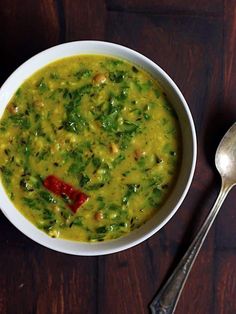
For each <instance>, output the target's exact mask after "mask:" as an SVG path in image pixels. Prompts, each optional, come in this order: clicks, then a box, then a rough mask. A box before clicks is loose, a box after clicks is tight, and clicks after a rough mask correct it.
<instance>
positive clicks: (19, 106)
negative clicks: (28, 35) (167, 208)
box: [0, 55, 181, 241]
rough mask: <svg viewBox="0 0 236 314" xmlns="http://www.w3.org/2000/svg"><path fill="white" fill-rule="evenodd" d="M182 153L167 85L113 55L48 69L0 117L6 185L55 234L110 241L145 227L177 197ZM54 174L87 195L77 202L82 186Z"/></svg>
mask: <svg viewBox="0 0 236 314" xmlns="http://www.w3.org/2000/svg"><path fill="white" fill-rule="evenodd" d="M180 159H181V136H180V128H179V124H178V119H177V116H176V114H175V112H174V110H173V108H172V106H171V104H170V103H169V101H168V100H167V98H166V96H165V94H164V93H163V92H162V90H161V88H160V86H159V85H158V83H157V82H156V81H155V80H154V79H153V78H152V77H151V76H150V75H149V74H148V73H146V72H145V71H144V70H143V69H141V68H139V67H137V66H136V65H133V64H130V63H128V62H126V61H123V60H119V59H115V58H111V57H106V56H94V55H82V56H75V57H70V58H65V59H62V60H59V61H56V62H54V63H51V64H49V65H47V66H45V67H44V68H42V69H41V70H40V71H38V72H36V73H35V74H34V75H33V76H32V77H30V78H29V79H27V80H26V81H25V82H24V83H23V84H22V86H21V87H20V88H19V89H18V91H17V92H16V93H15V95H14V96H13V98H12V99H11V101H10V103H9V104H8V106H7V108H6V110H5V112H4V114H3V116H2V118H1V120H0V175H1V180H2V183H3V186H4V188H5V190H6V192H7V194H8V196H9V198H10V199H11V200H12V202H13V204H14V205H15V206H16V208H17V209H18V210H19V211H20V212H21V213H22V214H23V215H24V216H25V217H27V218H28V219H29V220H30V221H31V222H32V223H33V224H34V225H36V226H37V227H38V228H39V229H41V230H43V231H45V232H46V233H47V234H48V235H50V236H51V237H60V238H66V239H71V240H77V241H103V240H108V239H114V238H118V237H120V236H123V235H126V234H128V233H129V232H131V231H132V230H134V229H136V228H138V227H140V226H141V225H142V224H144V223H145V222H146V221H147V220H148V219H150V218H151V217H152V216H153V215H154V214H155V213H156V212H157V211H158V210H159V209H160V207H161V205H162V204H163V202H164V201H165V199H166V197H167V196H168V194H169V192H170V190H171V189H172V187H173V184H174V183H175V180H176V176H177V173H178V168H179V164H180ZM50 176H51V177H52V176H53V177H54V176H55V177H56V178H57V179H58V180H61V181H62V182H64V183H66V184H68V185H69V187H70V188H71V189H73V188H74V189H76V191H77V192H78V191H80V192H82V193H84V194H83V195H86V199H84V201H82V202H80V204H78V202H77V201H78V199H77V195H78V193H79V192H78V193H77V192H76V193H77V194H76V196H75V194H73V193H71V194H70V195H69V194H68V193H66V192H63V191H62V190H58V191H59V192H58V191H57V193H56V192H55V191H53V190H52V189H50V188H48V187H47V186H46V185H45V179H46V178H48V177H50ZM64 183H63V184H64ZM60 187H61V186H60ZM67 187H68V186H67ZM72 194H73V197H72V196H71V195H72ZM68 195H69V197H68ZM76 202H77V203H76ZM73 203H74V204H73ZM75 203H76V205H75ZM73 206H74V208H73V210H72V207H73Z"/></svg>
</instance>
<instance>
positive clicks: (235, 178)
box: [215, 123, 236, 185]
mask: <svg viewBox="0 0 236 314" xmlns="http://www.w3.org/2000/svg"><path fill="white" fill-rule="evenodd" d="M215 164H216V168H217V170H218V171H219V173H220V175H221V177H222V180H227V182H228V183H229V184H230V185H234V184H235V183H236V123H234V124H233V125H232V127H231V128H230V129H229V130H228V132H227V133H226V134H225V136H224V137H223V138H222V140H221V142H220V144H219V146H218V148H217V150H216V156H215Z"/></svg>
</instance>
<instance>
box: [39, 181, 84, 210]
mask: <svg viewBox="0 0 236 314" xmlns="http://www.w3.org/2000/svg"><path fill="white" fill-rule="evenodd" d="M43 185H44V187H45V188H46V189H48V190H49V191H50V192H52V193H54V194H56V195H59V196H63V195H66V196H67V197H68V198H69V199H70V200H71V201H72V204H69V205H68V206H69V207H70V209H71V210H72V211H73V212H74V213H76V211H77V209H78V208H79V207H80V206H81V205H82V204H83V203H84V202H85V201H86V200H87V199H88V196H87V195H86V194H84V193H83V192H81V191H80V190H78V189H75V188H74V187H73V186H72V185H70V184H68V183H65V182H64V181H62V180H61V179H59V178H57V177H55V176H54V175H50V176H48V177H46V178H45V180H44V181H43Z"/></svg>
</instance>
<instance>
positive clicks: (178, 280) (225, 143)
mask: <svg viewBox="0 0 236 314" xmlns="http://www.w3.org/2000/svg"><path fill="white" fill-rule="evenodd" d="M215 165H216V168H217V170H218V171H219V173H220V175H221V180H222V181H221V182H222V183H221V189H220V192H219V195H218V197H217V199H216V202H215V204H214V206H213V207H212V209H211V211H210V213H209V214H208V216H207V218H206V220H205V222H204V223H203V225H202V227H201V229H200V230H199V231H198V234H197V235H196V237H195V238H194V240H193V242H192V244H191V245H190V247H189V248H188V250H187V252H186V253H185V255H184V256H183V257H182V259H181V261H180V262H179V264H178V266H177V267H176V269H175V270H174V272H173V274H172V275H171V277H170V278H169V279H168V281H167V282H166V284H165V285H164V287H163V288H162V289H161V290H160V292H159V293H158V294H157V296H156V297H155V298H154V300H153V301H152V303H151V304H150V309H151V313H152V314H171V313H174V311H175V308H176V305H177V302H178V300H179V297H180V294H181V292H182V290H183V287H184V284H185V282H186V280H187V277H188V275H189V273H190V270H191V269H192V266H193V264H194V261H195V259H196V257H197V255H198V252H199V250H200V248H201V247H202V244H203V242H204V240H205V238H206V236H207V234H208V231H209V230H210V227H211V225H212V224H213V222H214V220H215V218H216V216H217V214H218V212H219V210H220V208H221V205H222V203H223V201H224V200H225V198H226V196H227V194H228V193H229V191H230V190H231V189H232V187H233V186H234V185H235V184H236V123H234V124H233V126H232V127H231V128H230V129H229V130H228V132H227V133H226V134H225V136H224V137H223V138H222V140H221V142H220V144H219V146H218V148H217V151H216V155H215Z"/></svg>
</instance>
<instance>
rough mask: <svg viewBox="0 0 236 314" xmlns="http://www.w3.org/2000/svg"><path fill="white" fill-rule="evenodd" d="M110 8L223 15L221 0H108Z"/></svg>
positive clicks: (145, 11)
mask: <svg viewBox="0 0 236 314" xmlns="http://www.w3.org/2000/svg"><path fill="white" fill-rule="evenodd" d="M107 7H108V9H109V10H118V11H133V12H140V13H147V12H149V13H152V14H153V13H158V14H167V15H168V14H174V15H176V13H179V14H184V15H199V14H202V15H211V16H212V15H214V16H215V15H216V16H218V15H222V12H223V1H221V0H214V1H209V0H195V1H186V0H168V1H166V0H159V1H156V0H149V1H147V0H107Z"/></svg>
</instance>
